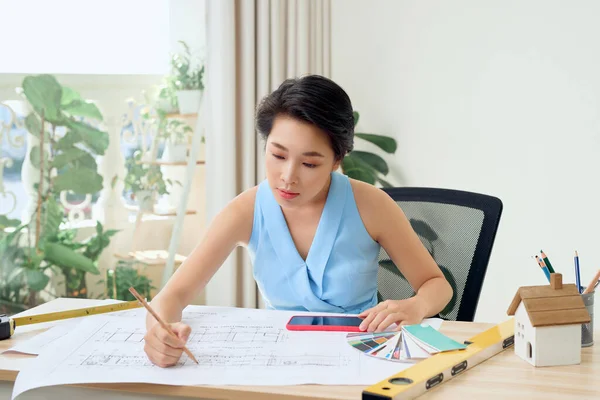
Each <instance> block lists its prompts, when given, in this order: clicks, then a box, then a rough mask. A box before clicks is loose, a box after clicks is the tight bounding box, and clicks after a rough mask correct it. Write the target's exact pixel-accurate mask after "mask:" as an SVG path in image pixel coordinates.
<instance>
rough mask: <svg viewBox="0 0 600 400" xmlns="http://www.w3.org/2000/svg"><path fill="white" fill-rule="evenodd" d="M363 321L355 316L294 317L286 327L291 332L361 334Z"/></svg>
mask: <svg viewBox="0 0 600 400" xmlns="http://www.w3.org/2000/svg"><path fill="white" fill-rule="evenodd" d="M362 321H363V319H362V318H358V317H353V316H347V317H346V316H341V317H337V316H336V317H329V316H320V315H314V316H313V315H294V316H293V317H292V318H290V320H289V321H288V323H287V325H286V326H285V327H286V328H287V329H288V330H290V331H337V332H361V330H360V329H358V327H359V326H360V324H361V322H362Z"/></svg>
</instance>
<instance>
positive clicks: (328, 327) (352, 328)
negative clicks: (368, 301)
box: [285, 317, 362, 332]
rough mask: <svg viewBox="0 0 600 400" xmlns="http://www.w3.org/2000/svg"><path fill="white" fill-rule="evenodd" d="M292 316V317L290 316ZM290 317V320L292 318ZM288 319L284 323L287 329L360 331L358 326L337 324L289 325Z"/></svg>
mask: <svg viewBox="0 0 600 400" xmlns="http://www.w3.org/2000/svg"><path fill="white" fill-rule="evenodd" d="M292 318H294V317H292ZM292 318H290V321H291V320H292ZM290 321H288V323H287V324H286V325H285V327H286V328H287V330H289V331H320V332H323V331H328V332H362V331H361V330H360V329H359V328H358V326H339V325H291V324H290Z"/></svg>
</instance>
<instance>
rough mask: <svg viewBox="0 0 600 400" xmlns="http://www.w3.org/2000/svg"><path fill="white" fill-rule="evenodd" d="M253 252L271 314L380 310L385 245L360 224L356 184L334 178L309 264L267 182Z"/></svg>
mask: <svg viewBox="0 0 600 400" xmlns="http://www.w3.org/2000/svg"><path fill="white" fill-rule="evenodd" d="M248 250H249V252H250V258H251V260H252V264H253V266H254V278H255V279H256V282H257V285H258V288H259V290H260V292H261V294H262V296H263V298H264V300H265V303H266V306H267V307H268V308H270V309H278V310H295V311H312V312H335V313H349V314H358V313H360V312H362V311H364V310H366V309H368V308H370V307H373V306H374V305H376V304H377V269H378V263H377V259H378V256H379V250H380V245H379V243H377V242H375V241H374V240H373V239H372V238H371V236H370V235H369V233H368V232H367V230H366V228H365V226H364V224H363V222H362V220H361V218H360V215H359V213H358V208H357V207H356V202H355V200H354V194H353V192H352V187H351V185H350V181H349V180H348V178H347V177H346V176H345V175H342V174H340V173H338V172H333V173H332V174H331V184H330V187H329V193H328V194H327V200H326V201H325V207H324V208H323V213H322V215H321V219H320V220H319V225H318V227H317V231H316V233H315V237H314V239H313V242H312V245H311V247H310V250H309V252H308V256H307V258H306V261H304V260H303V259H302V257H301V256H300V254H299V253H298V250H297V249H296V246H295V244H294V241H293V239H292V235H291V234H290V231H289V229H288V226H287V223H286V221H285V218H284V215H283V212H282V210H281V207H280V206H279V204H278V203H277V201H276V200H275V197H274V194H273V192H272V190H271V188H270V187H269V183H268V182H267V181H266V180H265V181H263V182H262V183H261V184H260V185H259V187H258V191H257V193H256V201H255V204H254V223H253V227H252V235H251V237H250V242H249V244H248Z"/></svg>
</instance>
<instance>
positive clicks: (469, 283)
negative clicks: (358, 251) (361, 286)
mask: <svg viewBox="0 0 600 400" xmlns="http://www.w3.org/2000/svg"><path fill="white" fill-rule="evenodd" d="M383 190H384V191H385V192H386V193H387V194H389V195H390V196H391V197H392V199H394V201H396V203H398V205H399V206H400V207H401V208H402V210H403V211H404V213H405V214H406V216H407V218H408V219H409V221H410V223H411V225H412V227H413V229H414V230H415V232H416V233H417V235H418V236H419V238H420V239H421V241H422V242H423V244H424V245H425V247H426V248H427V249H428V250H429V252H430V253H431V255H432V256H433V258H434V259H435V261H436V263H437V264H438V265H439V266H440V268H441V269H442V271H443V272H444V275H445V276H446V279H448V281H449V282H450V284H451V285H452V287H453V288H454V296H453V297H452V300H451V301H450V303H449V304H448V306H446V308H445V309H444V310H443V311H442V312H441V313H440V314H439V316H440V317H441V318H444V319H447V320H453V321H473V318H474V316H475V310H476V308H477V303H478V302H479V294H480V293H481V287H482V285H483V279H484V277H485V272H486V270H487V265H488V261H489V259H490V253H491V251H492V246H493V244H494V238H495V237H496V231H497V229H498V223H499V222H500V215H501V214H502V202H501V201H500V199H498V198H496V197H492V196H487V195H483V194H478V193H471V192H464V191H459V190H449V189H434V188H408V187H407V188H385V189H383ZM379 267H380V268H379V273H378V277H377V278H378V279H377V280H378V291H379V293H378V294H379V300H380V301H382V300H387V299H406V298H409V297H411V296H413V295H414V294H415V292H414V291H413V289H412V287H411V286H410V284H409V283H408V282H407V281H406V279H404V276H402V274H400V272H399V271H398V268H396V265H395V264H394V263H393V262H392V261H391V260H390V258H389V256H388V255H387V253H386V252H385V250H383V248H382V249H381V253H380V254H379Z"/></svg>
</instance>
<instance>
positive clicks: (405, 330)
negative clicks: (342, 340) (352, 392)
mask: <svg viewBox="0 0 600 400" xmlns="http://www.w3.org/2000/svg"><path fill="white" fill-rule="evenodd" d="M440 325H441V324H440V323H435V324H434V326H432V325H430V324H428V323H422V324H417V325H407V326H403V327H402V329H401V330H400V331H393V332H380V333H374V332H371V333H367V332H365V333H349V334H348V335H347V336H346V339H347V341H348V344H350V346H352V347H354V348H355V349H357V350H359V351H361V352H363V353H364V354H366V355H368V356H371V357H376V358H380V359H382V360H389V361H402V362H407V361H416V360H419V359H423V358H429V357H431V356H432V355H433V354H437V353H440V352H445V351H453V350H463V349H465V348H466V346H465V345H464V344H462V343H459V342H457V341H455V340H453V339H451V338H449V337H448V336H446V335H444V334H442V333H440V332H439V331H438V330H437V329H439V327H440Z"/></svg>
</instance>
